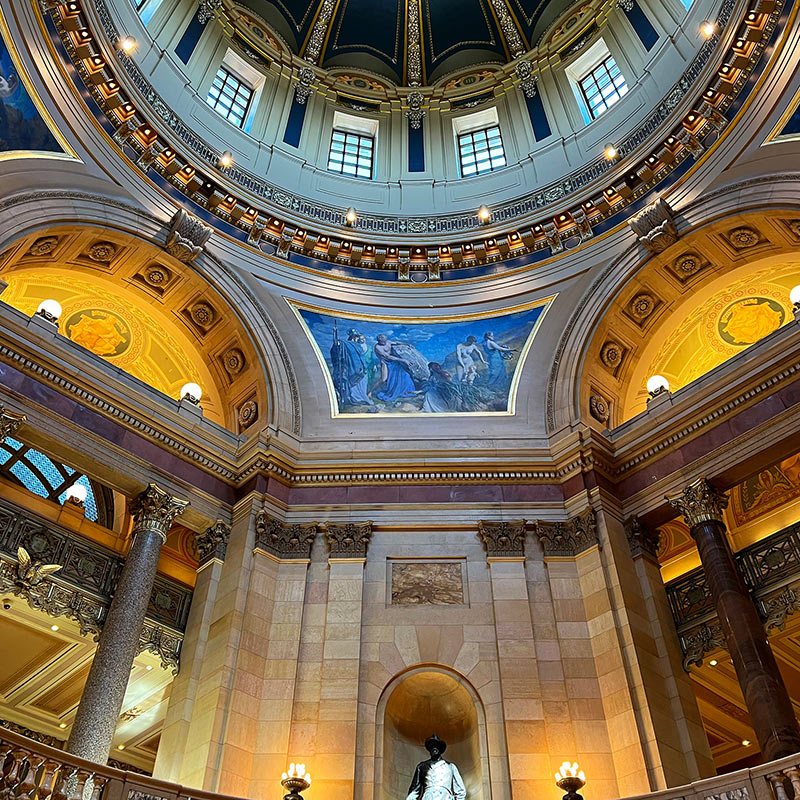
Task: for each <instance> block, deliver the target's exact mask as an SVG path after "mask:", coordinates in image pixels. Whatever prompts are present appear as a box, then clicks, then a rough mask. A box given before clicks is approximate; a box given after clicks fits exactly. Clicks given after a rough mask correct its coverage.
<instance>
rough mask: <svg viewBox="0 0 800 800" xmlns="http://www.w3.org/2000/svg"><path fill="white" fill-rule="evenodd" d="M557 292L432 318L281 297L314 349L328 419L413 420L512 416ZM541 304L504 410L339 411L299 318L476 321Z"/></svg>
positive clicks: (320, 359) (413, 322)
mask: <svg viewBox="0 0 800 800" xmlns="http://www.w3.org/2000/svg"><path fill="white" fill-rule="evenodd" d="M557 296H558V294H553V295H550V296H548V297H544V298H541V299H539V300H534V301H532V302H530V303H523V304H521V305H516V306H509V307H508V308H499V309H493V310H490V311H478V312H474V313H471V314H445V315H439V316H433V317H411V316H407V317H401V316H396V315H381V314H363V313H357V312H352V311H337V310H336V309H330V308H325V307H323V306H317V305H313V304H311V303H303V302H301V301H297V300H292V299H290V298H288V297H284V298H283V299H284V300H285V301H286V304H287V305H288V306H289V308H290V309H291V310H292V313H293V314H294V315H295V317H296V318H297V320H298V322H299V323H300V326H301V327H302V329H303V332H304V333H305V335H306V339H307V340H308V341H309V343H310V344H311V347H312V349H313V351H314V354H315V355H316V357H317V362H318V364H319V367H320V370H321V371H322V374H323V377H324V378H325V387H326V388H327V390H328V400H329V402H330V408H331V419H336V418H338V417H341V418H345V419H376V418H379V419H382V420H386V419H391V418H396V419H409V418H411V419H413V418H415V417H416V418H420V417H422V418H425V419H439V418H441V417H513V416H514V415H515V414H516V412H517V389H518V388H519V382H520V375H521V374H522V370H523V368H524V367H525V361H526V360H527V358H528V353H529V352H530V349H531V347H532V346H533V340H534V339H535V338H536V334H537V333H538V332H539V327H540V326H541V324H542V321H543V320H544V318H545V317H546V316H547V312H548V311H549V310H550V308H551V307H552V305H553V301H554V300H555V299H556V297H557ZM541 306H544V309H543V311H542V313H541V314H540V315H539V317H538V319H537V320H536V322H534V324H533V327H532V328H531V330H530V333H529V334H528V338H527V339H526V340H525V345H524V346H523V348H522V350H521V351H520V355H519V360H518V361H517V366H516V369H515V370H514V374H513V376H512V378H511V384H510V386H509V388H508V405H507V407H506V410H505V411H442V412H437V413H435V414H429V413H426V412H424V411H407V412H403V413H397V414H380V413H377V414H376V413H363V412H362V413H356V414H348V413H346V412H341V411H340V410H339V402H338V400H337V399H336V390H335V388H334V385H333V377H332V376H331V373H330V370H329V369H328V364H327V362H326V361H325V356H324V355H323V353H322V351H321V350H320V349H319V345H318V344H317V341H316V339H314V335H313V334H312V333H311V330H310V329H309V327H308V325H307V324H306V321H305V320H304V319H303V315H302V314H301V313H300V310H301V309H302V310H305V311H312V312H315V313H317V314H322V315H324V316H327V317H338V318H339V319H350V320H355V321H360V322H369V323H376V322H397V323H402V324H404V325H423V324H425V323H441V322H467V321H471V320H480V319H495V318H497V317H502V316H506V315H508V314H517V313H519V312H521V311H530V310H531V309H534V308H539V307H541ZM409 311H413V309H409Z"/></svg>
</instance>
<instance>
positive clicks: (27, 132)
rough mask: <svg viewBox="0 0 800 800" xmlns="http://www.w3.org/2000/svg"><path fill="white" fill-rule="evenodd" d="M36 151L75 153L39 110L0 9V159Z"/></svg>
mask: <svg viewBox="0 0 800 800" xmlns="http://www.w3.org/2000/svg"><path fill="white" fill-rule="evenodd" d="M38 154H53V155H56V156H62V157H63V156H65V155H68V157H74V154H73V153H71V151H69V149H68V147H67V146H66V143H64V146H62V144H61V143H60V142H59V140H58V139H57V138H56V136H55V135H54V133H53V129H52V128H51V123H50V122H49V121H48V120H47V118H46V117H45V115H44V113H43V111H42V110H40V108H39V106H38V104H37V101H36V99H35V95H34V94H33V90H32V88H31V87H30V85H29V84H28V81H27V79H26V76H25V74H24V72H23V70H22V69H21V68H20V66H19V61H18V60H17V59H16V58H15V56H14V53H13V51H12V49H11V46H10V36H9V32H8V28H7V27H6V25H5V22H4V21H3V19H2V14H1V13H0V159H3V158H9V157H11V156H12V155H13V156H30V155H38Z"/></svg>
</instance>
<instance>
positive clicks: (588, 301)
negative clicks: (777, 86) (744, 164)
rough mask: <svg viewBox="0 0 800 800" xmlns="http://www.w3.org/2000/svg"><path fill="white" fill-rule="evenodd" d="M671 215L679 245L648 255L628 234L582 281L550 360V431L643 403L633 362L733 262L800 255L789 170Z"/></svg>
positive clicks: (799, 194)
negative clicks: (593, 274)
mask: <svg viewBox="0 0 800 800" xmlns="http://www.w3.org/2000/svg"><path fill="white" fill-rule="evenodd" d="M743 197H744V198H746V200H745V203H746V204H745V203H743V202H742V200H743ZM674 216H675V217H676V222H677V227H678V231H679V238H678V241H677V242H676V243H674V244H672V245H671V246H670V247H668V248H667V249H666V250H665V251H663V252H662V253H658V254H652V253H645V251H644V249H643V248H642V247H641V246H640V245H639V244H638V243H636V242H635V241H634V240H633V235H632V234H629V236H630V240H631V243H630V245H629V246H628V247H627V248H626V249H625V250H624V251H623V252H622V253H621V254H620V255H619V256H618V257H617V258H616V259H614V260H613V261H612V262H611V263H609V264H608V265H607V266H606V267H605V268H604V269H603V270H602V271H601V272H600V274H599V275H598V276H597V277H596V278H595V280H594V281H593V282H592V284H591V285H590V286H588V287H587V288H586V290H585V292H584V294H583V297H582V298H581V300H580V302H579V303H578V305H577V308H576V310H575V312H574V313H573V315H572V317H571V318H570V319H569V321H568V323H567V325H566V327H565V330H564V333H563V335H562V337H561V340H560V342H559V345H558V348H557V350H556V354H555V358H554V360H553V366H552V368H551V372H550V379H549V382H548V388H547V427H548V430H549V431H550V432H554V431H555V430H557V429H559V428H561V427H563V426H565V425H569V424H574V423H576V422H578V421H583V422H585V423H587V424H588V425H590V426H592V427H595V428H598V429H605V428H613V427H616V426H617V425H618V424H619V423H621V422H622V421H624V419H626V418H628V417H630V416H631V415H632V413H635V410H636V409H637V408H639V406H641V408H643V407H644V399H645V398H646V392H644V391H643V389H644V387H638V388H636V387H633V386H632V384H631V381H632V380H635V381H640V378H641V375H640V374H639V372H641V370H643V369H645V368H644V367H642V368H641V370H639V371H638V372H637V370H636V364H637V363H638V362H639V360H640V359H641V356H642V354H643V353H644V352H645V351H646V348H647V347H648V346H649V345H650V343H651V342H657V341H659V339H660V337H662V336H663V335H664V333H665V331H667V330H668V329H669V326H670V322H669V320H670V319H671V320H672V325H673V326H676V325H677V321H678V320H679V319H680V317H681V315H682V313H683V311H684V310H685V309H686V308H687V307H688V306H686V305H685V303H686V302H687V301H690V300H691V298H693V297H700V296H705V295H709V296H710V294H712V293H713V291H714V290H716V289H718V290H720V291H722V290H723V289H724V288H725V285H726V282H727V283H732V282H733V281H734V280H735V279H736V275H735V272H736V271H737V270H740V269H741V270H743V271H742V272H741V274H742V275H745V274H746V272H747V270H748V269H752V265H754V264H757V263H758V262H762V263H767V262H766V261H765V260H766V259H767V258H770V257H772V258H778V259H780V258H784V259H791V258H794V257H796V256H795V254H796V253H797V250H798V248H800V222H799V221H798V218H800V190H798V187H797V185H796V181H794V180H792V179H791V178H790V177H788V176H780V175H773V176H766V177H763V178H759V179H756V180H748V181H742V182H739V183H734V184H730V185H728V186H725V187H723V188H721V189H719V190H717V191H716V192H710V193H708V194H706V195H704V196H703V197H702V198H701V199H699V200H697V201H694V202H692V203H690V204H688V205H687V206H686V207H685V208H684V209H680V210H679V213H676V214H674ZM748 265H751V266H750V267H748ZM715 282H717V283H715ZM788 293H789V289H788V288H787V289H786V298H785V308H784V311H785V314H784V324H785V322H786V321H788V319H789V318H790V316H791V314H790V309H789V305H790V304H789V300H788ZM653 346H655V345H653ZM722 360H724V359H722ZM717 363H721V361H720V362H717ZM713 366H716V364H710V366H709V369H710V368H713ZM695 377H697V376H695ZM645 379H646V378H645ZM640 382H641V381H640ZM629 391H630V392H632V393H633V395H634V400H632V401H630V402H628V401H627V400H626V398H627V395H628V392H629ZM637 402H638V403H639V406H637V405H636V403H637ZM641 408H639V410H641ZM631 409H633V412H632V411H631ZM603 411H605V412H606V413H605V414H603V413H600V412H603Z"/></svg>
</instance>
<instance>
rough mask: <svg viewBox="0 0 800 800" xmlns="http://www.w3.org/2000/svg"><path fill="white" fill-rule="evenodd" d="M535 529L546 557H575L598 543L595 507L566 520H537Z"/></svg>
mask: <svg viewBox="0 0 800 800" xmlns="http://www.w3.org/2000/svg"><path fill="white" fill-rule="evenodd" d="M535 531H536V535H537V536H538V537H539V541H540V542H541V543H542V548H543V549H544V555H545V558H552V557H558V556H566V557H568V558H574V557H575V556H577V555H578V554H579V553H582V552H583V551H584V550H588V549H589V548H590V547H591V546H592V545H595V544H597V541H598V539H597V514H595V511H594V509H593V508H588V509H586V511H584V512H583V513H582V514H579V515H578V516H577V517H572V518H571V519H568V520H567V521H566V522H540V521H537V522H536V527H535Z"/></svg>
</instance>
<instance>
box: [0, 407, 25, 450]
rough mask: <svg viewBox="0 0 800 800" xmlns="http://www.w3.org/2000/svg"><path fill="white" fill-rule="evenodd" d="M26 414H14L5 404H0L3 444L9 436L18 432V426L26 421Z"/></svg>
mask: <svg viewBox="0 0 800 800" xmlns="http://www.w3.org/2000/svg"><path fill="white" fill-rule="evenodd" d="M25 419H26V417H25V415H24V414H14V413H13V412H12V411H7V410H6V408H5V407H4V406H0V444H2V443H3V442H4V441H5V440H6V437H7V436H11V435H13V434H14V433H16V430H17V428H19V426H20V425H22V423H23V422H25Z"/></svg>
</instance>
